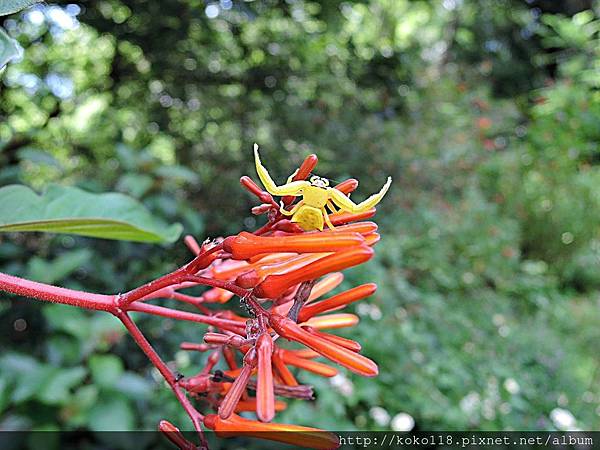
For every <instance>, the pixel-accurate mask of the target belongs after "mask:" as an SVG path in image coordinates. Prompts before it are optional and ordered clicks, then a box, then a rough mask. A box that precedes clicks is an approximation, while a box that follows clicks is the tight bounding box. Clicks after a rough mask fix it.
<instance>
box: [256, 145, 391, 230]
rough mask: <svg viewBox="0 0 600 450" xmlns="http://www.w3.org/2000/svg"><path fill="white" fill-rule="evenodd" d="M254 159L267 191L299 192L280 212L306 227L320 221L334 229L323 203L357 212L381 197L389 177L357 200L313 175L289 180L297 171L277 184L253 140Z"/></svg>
mask: <svg viewBox="0 0 600 450" xmlns="http://www.w3.org/2000/svg"><path fill="white" fill-rule="evenodd" d="M254 162H255V163H256V172H257V173H258V177H259V178H260V181H262V184H263V185H264V186H265V188H266V189H267V191H268V192H269V193H270V194H272V195H276V196H279V197H283V196H286V195H291V196H295V197H298V196H302V200H300V201H299V202H298V203H297V204H296V205H295V206H294V207H293V208H292V209H291V210H290V211H287V210H286V209H284V207H283V206H281V209H280V211H281V213H282V214H284V215H286V216H292V222H296V223H297V224H298V225H300V227H302V229H303V230H305V231H310V230H321V231H323V225H325V224H327V226H328V227H329V228H331V229H333V228H334V227H333V224H332V223H331V220H330V219H329V215H328V213H327V210H326V209H325V206H327V207H328V208H329V209H331V210H332V211H333V212H335V211H336V209H335V208H336V207H337V208H339V209H341V210H342V211H346V212H349V213H359V212H363V211H366V210H367V209H370V208H372V207H373V206H375V205H376V204H377V203H379V202H380V201H381V199H382V198H383V196H384V195H385V193H386V192H387V191H388V189H389V187H390V184H391V182H392V178H391V177H388V179H387V181H386V183H385V185H384V186H383V188H381V190H380V191H379V192H378V193H377V194H373V195H371V196H370V197H369V198H368V199H366V200H365V201H363V202H360V203H359V204H356V203H354V202H353V201H352V200H350V199H349V198H348V197H346V195H345V194H344V193H343V192H341V191H338V190H337V189H335V188H332V187H329V180H328V179H327V178H321V177H318V176H316V175H315V176H312V177H311V178H310V181H305V180H303V181H292V179H293V178H294V175H295V173H296V172H294V173H293V174H292V175H290V177H289V178H288V179H287V182H286V184H284V185H283V186H277V185H276V184H275V182H274V181H273V179H272V178H271V175H269V172H268V171H267V169H265V167H264V166H263V165H262V163H261V161H260V156H259V155H258V144H254Z"/></svg>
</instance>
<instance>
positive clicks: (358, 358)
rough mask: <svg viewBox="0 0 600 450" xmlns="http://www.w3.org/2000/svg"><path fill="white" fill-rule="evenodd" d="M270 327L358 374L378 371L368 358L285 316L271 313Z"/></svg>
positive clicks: (364, 374)
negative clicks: (309, 330)
mask: <svg viewBox="0 0 600 450" xmlns="http://www.w3.org/2000/svg"><path fill="white" fill-rule="evenodd" d="M270 323H271V327H272V328H273V329H274V330H275V331H276V332H277V333H278V334H279V335H280V336H282V337H283V338H285V339H288V340H290V341H296V342H299V343H301V344H304V345H305V346H307V347H309V348H311V349H313V350H314V351H316V352H317V353H320V354H321V355H323V356H325V357H326V358H328V359H330V360H332V361H334V362H336V363H338V364H340V365H342V366H344V367H346V368H347V369H349V370H351V371H352V372H355V373H357V374H359V375H363V376H366V377H374V376H375V375H377V373H378V372H379V369H378V368H377V364H375V363H374V362H373V361H371V360H370V359H368V358H366V357H364V356H362V355H359V354H358V353H355V352H353V351H352V350H348V349H347V348H344V347H342V346H339V345H337V344H334V343H333V342H331V341H329V340H327V339H323V338H322V337H319V336H315V335H313V334H311V333H309V332H308V331H306V330H304V329H302V328H301V327H300V326H299V325H298V324H297V323H296V322H294V321H293V320H291V319H288V318H287V317H283V316H279V315H276V314H273V315H271V318H270Z"/></svg>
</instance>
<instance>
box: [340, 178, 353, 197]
mask: <svg viewBox="0 0 600 450" xmlns="http://www.w3.org/2000/svg"><path fill="white" fill-rule="evenodd" d="M334 187H335V188H336V189H337V190H338V191H340V192H343V193H344V194H346V195H348V194H350V193H351V192H354V191H355V190H356V189H357V188H358V180H357V179H356V178H348V179H347V180H345V181H342V182H341V183H340V184H337V185H336V186H334Z"/></svg>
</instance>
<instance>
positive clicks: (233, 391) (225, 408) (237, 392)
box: [219, 352, 256, 419]
mask: <svg viewBox="0 0 600 450" xmlns="http://www.w3.org/2000/svg"><path fill="white" fill-rule="evenodd" d="M253 357H254V358H253ZM255 367H256V355H250V352H248V353H247V354H246V357H244V365H243V366H242V369H241V370H240V373H239V374H238V376H237V378H236V379H235V381H234V382H233V384H232V385H231V388H230V389H229V391H228V392H227V395H225V398H224V399H223V402H222V403H221V405H220V406H219V417H220V418H222V419H227V418H228V417H229V416H231V414H233V411H234V410H235V407H236V405H237V404H238V402H239V401H240V398H241V397H242V394H243V393H244V392H245V391H246V386H247V384H248V381H249V380H250V376H251V375H252V371H253V369H254V368H255Z"/></svg>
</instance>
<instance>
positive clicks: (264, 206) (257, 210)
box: [252, 203, 273, 216]
mask: <svg viewBox="0 0 600 450" xmlns="http://www.w3.org/2000/svg"><path fill="white" fill-rule="evenodd" d="M271 208H273V205H269V204H268V203H263V204H261V205H258V206H255V207H254V208H252V214H254V215H255V216H260V215H261V214H264V213H266V212H267V211H269V210H270V209H271Z"/></svg>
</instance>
